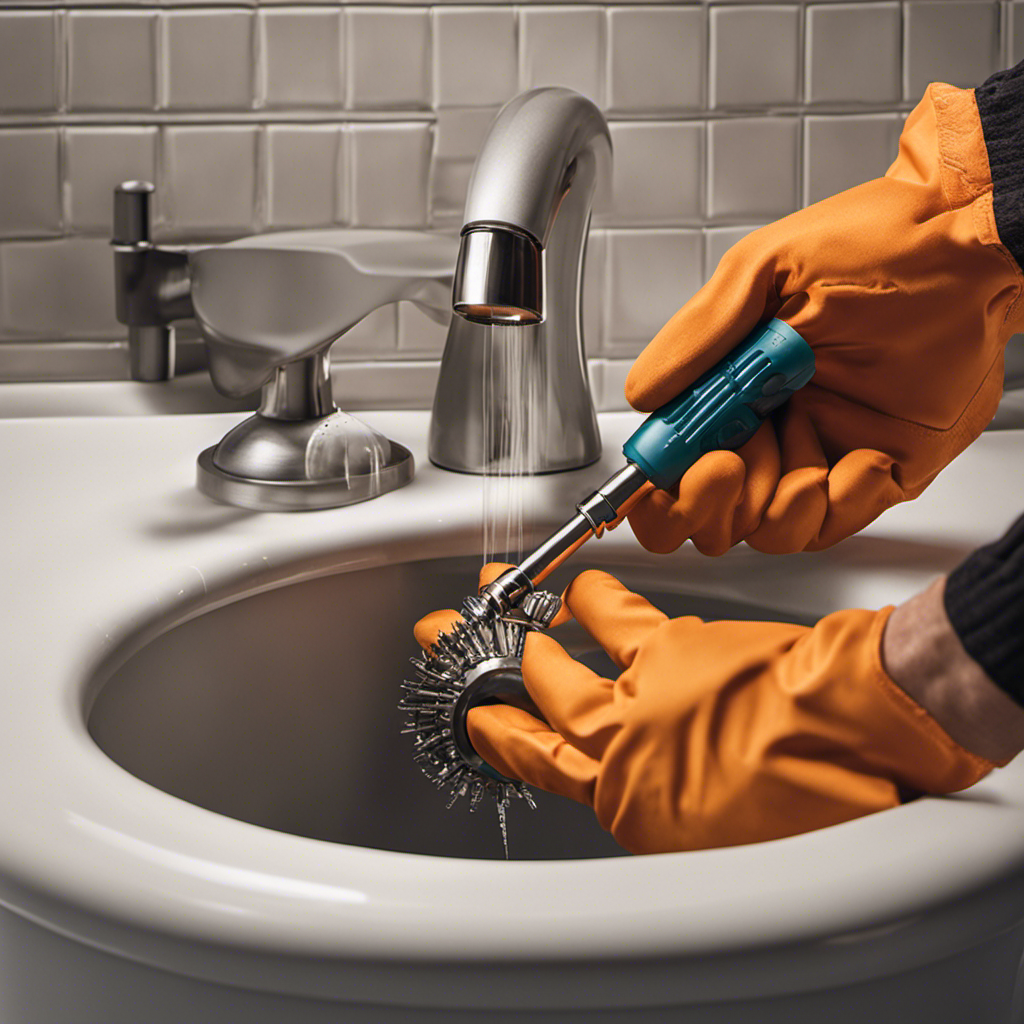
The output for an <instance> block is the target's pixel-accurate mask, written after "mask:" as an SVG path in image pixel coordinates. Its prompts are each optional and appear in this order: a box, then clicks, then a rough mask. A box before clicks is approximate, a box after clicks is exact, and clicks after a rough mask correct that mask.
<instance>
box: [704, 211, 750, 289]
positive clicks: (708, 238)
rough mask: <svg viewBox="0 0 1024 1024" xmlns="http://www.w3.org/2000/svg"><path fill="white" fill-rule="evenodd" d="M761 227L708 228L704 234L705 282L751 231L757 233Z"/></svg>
mask: <svg viewBox="0 0 1024 1024" xmlns="http://www.w3.org/2000/svg"><path fill="white" fill-rule="evenodd" d="M760 226H761V225H760V224H755V225H749V226H748V225H737V226H735V227H727V228H708V229H707V230H706V231H705V232H704V280H705V281H707V280H709V279H710V278H711V275H712V274H714V272H715V270H716V269H717V267H718V263H719V261H720V260H721V258H722V257H723V256H724V255H725V254H726V253H727V252H728V251H729V250H730V249H731V248H732V247H733V246H734V245H735V244H736V243H737V242H738V241H740V240H741V239H743V238H746V237H747V235H749V234H750V232H751V231H756V230H757V229H758V228H759V227H760Z"/></svg>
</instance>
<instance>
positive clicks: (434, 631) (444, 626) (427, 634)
mask: <svg viewBox="0 0 1024 1024" xmlns="http://www.w3.org/2000/svg"><path fill="white" fill-rule="evenodd" d="M461 621H462V616H461V615H460V614H459V613H458V612H457V611H455V610H454V609H452V608H442V609H441V610H440V611H436V612H431V613H430V614H429V615H424V616H423V618H422V619H420V620H419V622H417V623H416V625H415V626H413V627H412V633H413V636H414V637H416V643H418V644H419V645H420V647H422V648H423V649H424V650H429V649H430V648H431V647H433V646H434V644H435V643H437V637H438V634H440V633H450V632H451V631H452V628H453V627H454V625H455V624H456V623H457V622H461Z"/></svg>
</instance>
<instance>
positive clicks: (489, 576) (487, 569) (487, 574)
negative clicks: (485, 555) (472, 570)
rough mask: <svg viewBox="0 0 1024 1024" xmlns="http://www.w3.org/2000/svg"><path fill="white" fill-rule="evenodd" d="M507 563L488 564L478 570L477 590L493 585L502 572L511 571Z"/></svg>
mask: <svg viewBox="0 0 1024 1024" xmlns="http://www.w3.org/2000/svg"><path fill="white" fill-rule="evenodd" d="M511 568H512V566H511V565H510V564H509V563H508V562H488V563H487V564H486V565H485V566H484V567H483V568H482V569H481V570H480V579H479V589H483V588H484V587H486V586H487V584H488V583H493V582H494V581H495V580H496V579H497V578H498V577H499V576H500V575H501V574H502V573H503V572H505V571H506V570H507V569H511Z"/></svg>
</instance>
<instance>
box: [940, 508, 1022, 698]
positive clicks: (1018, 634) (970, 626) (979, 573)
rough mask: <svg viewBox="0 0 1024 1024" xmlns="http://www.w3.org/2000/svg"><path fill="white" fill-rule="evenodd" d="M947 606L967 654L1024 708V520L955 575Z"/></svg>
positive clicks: (948, 584) (948, 585) (950, 581)
mask: <svg viewBox="0 0 1024 1024" xmlns="http://www.w3.org/2000/svg"><path fill="white" fill-rule="evenodd" d="M945 605H946V614H947V615H948V616H949V621H950V622H951V623H952V624H953V629H955V630H956V634H957V636H958V637H959V638H960V642H961V643H962V644H963V645H964V650H966V651H967V653H968V654H969V655H970V656H971V657H972V658H973V659H974V660H975V661H976V662H977V663H978V664H979V665H980V666H981V667H982V668H983V669H984V670H985V671H986V672H987V673H988V675H989V678H990V679H991V680H992V681H993V682H994V683H995V684H996V685H997V686H999V687H1000V688H1002V689H1003V690H1005V691H1006V692H1007V693H1008V694H1009V695H1010V696H1011V697H1012V698H1013V699H1014V700H1015V701H1017V703H1018V704H1020V705H1022V706H1024V515H1022V516H1021V517H1020V518H1019V519H1018V520H1017V521H1016V522H1015V523H1014V524H1013V525H1012V526H1011V527H1010V528H1009V530H1007V531H1006V533H1005V534H1003V536H1002V537H1000V538H999V540H997V541H995V542H994V543H993V544H986V545H985V547H983V548H978V550H977V551H975V552H974V553H973V554H971V555H969V556H968V557H967V558H966V559H965V560H964V561H963V562H962V563H961V564H960V565H959V566H958V567H957V568H956V569H954V570H953V571H952V572H951V573H950V574H949V578H948V579H947V580H946V595H945Z"/></svg>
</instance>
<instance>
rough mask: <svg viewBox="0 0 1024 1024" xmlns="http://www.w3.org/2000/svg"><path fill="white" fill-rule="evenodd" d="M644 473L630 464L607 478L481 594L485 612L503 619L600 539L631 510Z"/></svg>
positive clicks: (638, 492)
mask: <svg viewBox="0 0 1024 1024" xmlns="http://www.w3.org/2000/svg"><path fill="white" fill-rule="evenodd" d="M647 482H648V481H647V477H646V476H645V475H644V471H643V470H642V469H641V468H640V467H639V466H637V465H635V464H634V463H632V462H629V463H627V464H626V466H625V467H624V468H623V469H620V470H619V471H618V472H617V473H616V474H615V475H614V476H611V477H609V478H608V479H607V480H606V481H605V482H604V483H603V484H602V485H601V486H600V487H599V488H598V489H597V490H596V491H594V493H593V494H591V495H590V497H589V498H585V499H584V500H583V501H581V502H580V503H579V504H578V505H577V506H576V514H575V515H574V516H573V517H572V518H571V519H570V520H568V521H567V522H566V523H565V524H564V525H562V526H561V527H559V529H557V530H556V531H555V532H554V533H553V534H552V535H551V536H550V537H548V539H547V540H546V541H544V543H543V544H541V545H540V547H538V548H537V549H536V550H535V551H534V552H533V554H531V555H529V556H527V558H526V559H524V560H523V561H522V562H521V563H520V564H519V565H518V566H515V567H514V568H512V569H508V570H506V571H505V572H503V573H502V574H501V575H500V576H499V577H498V578H497V579H496V580H495V581H494V582H493V583H489V584H488V585H487V586H486V587H484V588H483V589H482V590H481V591H480V601H481V603H482V605H483V607H486V609H487V611H488V612H490V613H491V614H495V615H505V614H506V613H508V612H509V611H511V609H513V608H515V607H516V606H517V605H518V604H519V602H520V601H522V599H523V598H524V597H525V596H526V595H527V594H529V593H530V592H531V591H532V590H533V589H534V587H535V586H536V585H537V584H538V583H540V582H541V580H543V579H544V578H545V577H546V576H548V575H549V574H550V573H552V572H554V570H555V569H557V568H558V567H559V566H560V565H561V564H562V563H563V562H564V561H565V560H566V559H567V558H568V557H569V556H570V555H572V554H573V552H575V551H577V550H579V548H580V547H581V546H582V545H583V544H585V543H586V542H587V541H588V540H589V539H590V538H591V537H593V536H595V535H596V536H598V537H600V536H601V534H602V533H604V531H605V528H606V527H607V526H608V525H609V524H611V523H614V522H615V521H616V520H617V519H618V518H619V517H620V516H622V515H624V514H625V513H626V512H628V511H629V509H630V508H631V507H632V505H633V503H634V502H635V501H636V499H637V498H638V497H639V495H640V493H641V492H642V491H643V489H644V487H645V485H646V484H647Z"/></svg>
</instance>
